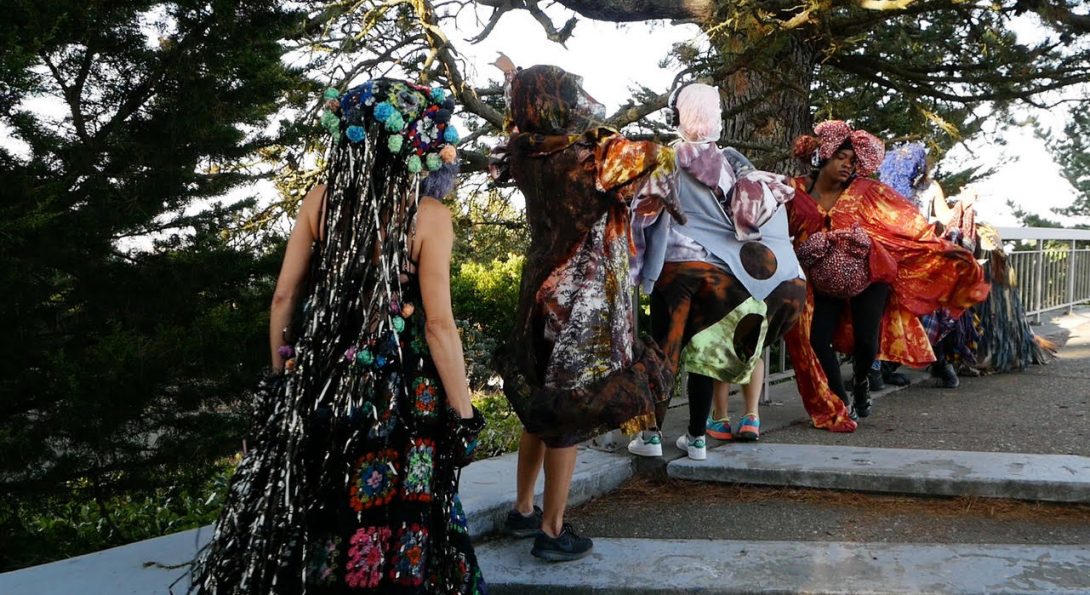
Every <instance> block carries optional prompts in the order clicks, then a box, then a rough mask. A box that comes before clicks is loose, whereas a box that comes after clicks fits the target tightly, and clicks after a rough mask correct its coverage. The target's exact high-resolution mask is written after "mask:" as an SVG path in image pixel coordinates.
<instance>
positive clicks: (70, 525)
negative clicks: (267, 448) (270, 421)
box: [0, 459, 237, 572]
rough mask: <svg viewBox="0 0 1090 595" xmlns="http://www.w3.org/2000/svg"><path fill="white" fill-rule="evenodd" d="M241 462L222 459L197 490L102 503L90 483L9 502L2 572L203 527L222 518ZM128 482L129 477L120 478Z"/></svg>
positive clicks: (177, 488)
mask: <svg viewBox="0 0 1090 595" xmlns="http://www.w3.org/2000/svg"><path fill="white" fill-rule="evenodd" d="M236 463H237V460H232V459H223V460H222V461H220V463H219V464H218V465H217V466H216V473H215V474H214V475H213V476H212V477H211V478H209V479H208V480H207V481H206V482H204V483H203V484H201V485H197V486H185V485H174V486H171V487H168V488H161V489H155V490H146V491H132V492H128V493H121V494H118V495H114V496H108V497H105V498H102V499H101V500H100V499H97V498H95V496H94V491H95V490H94V488H93V487H92V485H91V483H90V482H89V481H86V480H76V481H70V482H68V491H67V493H62V494H60V495H56V496H52V497H49V498H38V499H31V498H23V499H19V500H15V499H12V500H9V501H7V502H5V504H4V507H3V516H4V518H3V519H0V526H2V531H3V543H5V544H11V545H10V546H9V547H7V548H4V549H2V550H0V572H2V571H8V570H14V569H17V568H23V567H25V566H33V565H36V564H44V563H46V562H51V561H53V560H61V559H65V558H71V557H73V556H79V555H81V554H86V553H89V552H95V551H99V550H102V549H106V548H110V547H115V546H118V545H123V544H126V543H132V542H134V541H141V540H144V539H151V538H153V537H159V536H161V535H167V534H169V533H175V532H178V531H184V530H186V529H193V528H195V527H201V526H204V525H207V524H209V523H212V522H215V520H216V519H217V518H218V517H219V512H220V508H222V506H223V502H224V498H225V496H226V493H227V484H228V482H229V481H230V478H231V475H232V474H233V473H234V471H235V465H236ZM116 480H117V481H119V482H123V481H124V478H117V479H116Z"/></svg>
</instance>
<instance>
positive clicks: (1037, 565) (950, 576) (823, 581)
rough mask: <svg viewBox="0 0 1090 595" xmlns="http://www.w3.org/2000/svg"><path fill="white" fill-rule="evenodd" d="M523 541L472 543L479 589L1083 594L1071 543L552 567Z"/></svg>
mask: <svg viewBox="0 0 1090 595" xmlns="http://www.w3.org/2000/svg"><path fill="white" fill-rule="evenodd" d="M530 545H531V544H530V542H529V541H511V540H502V541H494V542H490V543H486V544H483V545H481V546H478V548H477V554H478V557H479V558H480V560H481V566H482V570H483V572H484V577H485V581H487V582H488V583H489V592H491V593H495V594H499V595H503V594H507V593H511V594H517V595H538V594H540V595H546V594H548V595H560V594H574V593H594V594H595V595H602V594H611V595H612V594H618V595H619V594H629V593H633V594H637V593H638V594H645V595H657V594H663V595H665V594H674V593H708V594H713V593H800V592H801V593H1087V592H1088V591H1090V549H1088V548H1086V547H1080V546H1043V547H1026V546H1024V545H905V544H875V543H853V542H834V543H800V542H789V541H719V540H646V539H597V540H595V545H594V552H593V553H592V554H591V555H590V556H588V557H587V558H584V559H582V560H578V561H575V562H565V563H560V564H548V563H544V562H540V561H538V560H537V559H535V558H533V557H532V556H531V555H530V551H529V550H530Z"/></svg>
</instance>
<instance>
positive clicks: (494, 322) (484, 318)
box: [450, 254, 526, 340]
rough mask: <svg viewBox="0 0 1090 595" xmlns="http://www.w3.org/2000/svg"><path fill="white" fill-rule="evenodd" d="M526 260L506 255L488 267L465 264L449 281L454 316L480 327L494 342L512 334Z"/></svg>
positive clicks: (521, 257) (488, 263)
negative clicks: (523, 265) (520, 282)
mask: <svg viewBox="0 0 1090 595" xmlns="http://www.w3.org/2000/svg"><path fill="white" fill-rule="evenodd" d="M525 261H526V257H524V256H521V255H515V254H508V255H507V256H506V257H505V258H503V259H498V258H497V259H495V260H492V261H491V262H487V263H479V262H464V263H462V264H461V266H459V267H458V271H457V272H456V273H455V274H454V275H453V276H452V278H451V280H450V295H451V302H452V303H453V307H454V316H455V317H457V318H458V319H461V320H468V321H470V322H472V323H473V324H479V325H480V327H481V331H482V332H483V333H485V334H487V335H488V336H489V337H491V338H492V339H493V340H502V338H504V337H506V336H507V335H508V333H510V332H511V326H512V325H513V324H514V320H515V308H516V307H518V300H519V281H520V279H521V277H522V264H523V263H524V262H525Z"/></svg>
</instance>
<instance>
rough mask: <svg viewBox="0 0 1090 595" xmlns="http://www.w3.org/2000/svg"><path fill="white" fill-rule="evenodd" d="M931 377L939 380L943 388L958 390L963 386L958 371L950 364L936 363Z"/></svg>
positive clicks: (932, 366) (932, 365)
mask: <svg viewBox="0 0 1090 595" xmlns="http://www.w3.org/2000/svg"><path fill="white" fill-rule="evenodd" d="M931 375H932V376H934V377H935V378H937V379H938V380H939V386H940V387H941V388H957V387H958V385H960V384H961V380H960V379H959V378H958V373H957V370H955V369H954V365H953V364H951V363H950V362H935V363H933V364H931Z"/></svg>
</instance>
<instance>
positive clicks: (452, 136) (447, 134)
mask: <svg viewBox="0 0 1090 595" xmlns="http://www.w3.org/2000/svg"><path fill="white" fill-rule="evenodd" d="M443 140H444V141H446V142H448V143H450V144H452V145H456V144H458V141H460V140H462V139H461V137H460V136H458V129H457V128H455V127H453V126H447V129H446V130H444V131H443Z"/></svg>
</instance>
